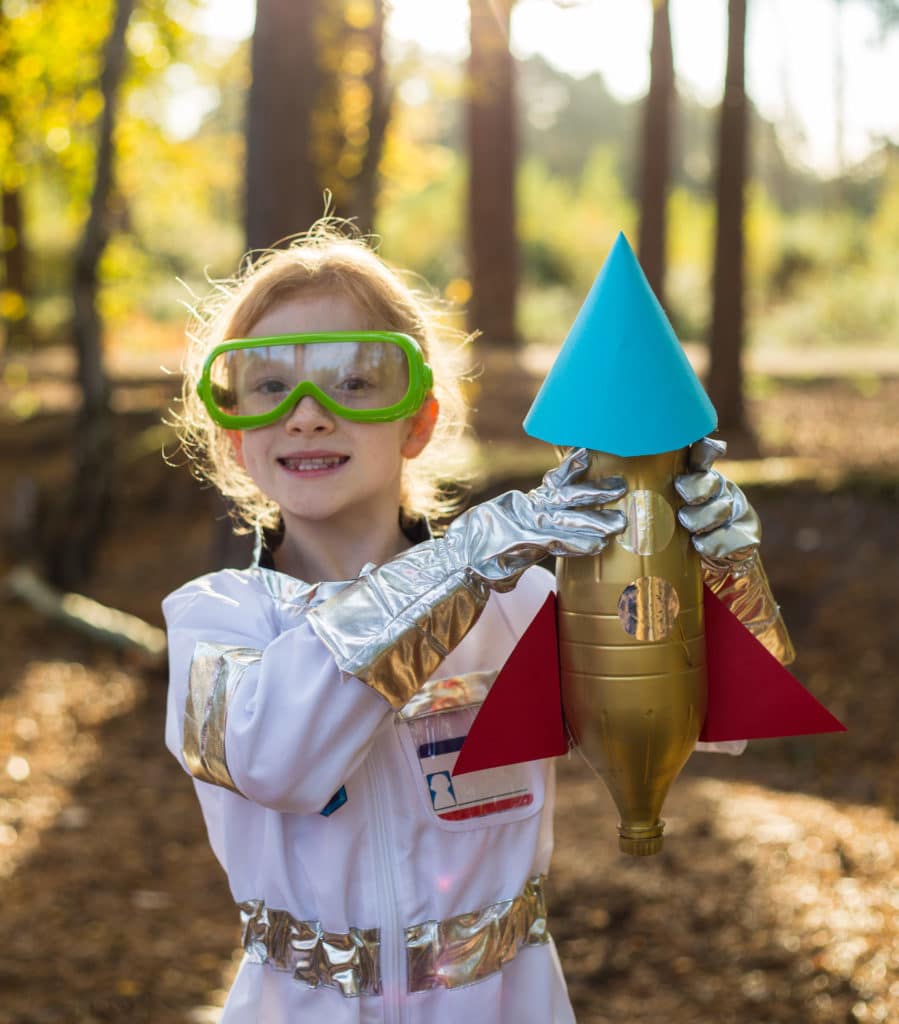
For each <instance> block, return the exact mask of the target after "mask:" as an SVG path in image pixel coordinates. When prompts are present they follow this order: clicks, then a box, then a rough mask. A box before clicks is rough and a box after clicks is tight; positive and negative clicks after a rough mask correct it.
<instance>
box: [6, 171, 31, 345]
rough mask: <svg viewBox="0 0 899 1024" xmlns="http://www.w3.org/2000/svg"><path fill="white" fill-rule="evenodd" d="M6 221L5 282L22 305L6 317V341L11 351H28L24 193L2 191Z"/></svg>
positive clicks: (28, 321) (28, 293)
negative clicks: (26, 349)
mask: <svg viewBox="0 0 899 1024" xmlns="http://www.w3.org/2000/svg"><path fill="white" fill-rule="evenodd" d="M2 219H3V234H4V241H5V244H4V246H3V263H4V281H3V286H4V288H5V289H6V291H8V292H12V293H13V294H14V295H16V296H18V301H17V302H16V304H15V306H16V307H17V308H15V307H14V308H13V309H12V310H10V311H8V312H7V314H6V316H5V317H4V327H5V329H6V341H7V344H8V345H9V347H10V348H11V349H19V350H22V349H25V348H27V347H28V346H29V345H30V343H31V325H30V316H29V299H30V298H31V294H30V289H29V284H28V251H27V249H26V247H25V218H24V215H23V211H22V193H21V191H20V190H19V189H4V190H3V191H2Z"/></svg>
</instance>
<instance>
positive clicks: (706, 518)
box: [677, 487, 734, 536]
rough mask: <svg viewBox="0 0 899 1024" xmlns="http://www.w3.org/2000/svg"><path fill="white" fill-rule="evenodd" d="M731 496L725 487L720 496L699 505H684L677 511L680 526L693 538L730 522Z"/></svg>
mask: <svg viewBox="0 0 899 1024" xmlns="http://www.w3.org/2000/svg"><path fill="white" fill-rule="evenodd" d="M733 506H734V499H733V495H732V494H731V493H730V492H729V491H728V490H727V488H726V487H725V488H724V489H723V490H722V491H721V493H720V494H718V495H716V496H715V497H714V498H712V499H711V500H709V501H706V502H703V503H702V504H701V505H684V506H682V507H681V508H679V509H678V511H677V518H678V519H679V520H680V523H681V526H683V527H684V529H685V530H686V531H687V532H688V533H691V534H693V535H694V536H695V535H696V534H699V533H708V532H709V531H710V530H717V529H718V528H719V527H721V526H724V525H726V524H727V523H729V522H730V520H731V518H732V516H733Z"/></svg>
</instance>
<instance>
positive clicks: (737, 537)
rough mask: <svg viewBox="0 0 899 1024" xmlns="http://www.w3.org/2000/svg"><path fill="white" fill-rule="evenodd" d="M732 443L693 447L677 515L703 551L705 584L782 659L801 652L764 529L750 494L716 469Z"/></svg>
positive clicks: (680, 480)
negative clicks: (764, 551) (776, 589)
mask: <svg viewBox="0 0 899 1024" xmlns="http://www.w3.org/2000/svg"><path fill="white" fill-rule="evenodd" d="M726 451H727V445H726V444H725V443H724V442H723V441H718V440H715V439H713V438H710V437H704V438H703V439H702V440H700V441H697V442H696V443H695V444H693V445H691V447H690V453H689V459H688V465H689V468H690V472H689V473H685V474H683V475H682V476H679V477H677V479H676V480H675V481H674V487H675V489H676V490H677V493H678V494H679V495H680V496H681V497H682V498H683V499H684V501H685V503H686V504H685V505H683V506H682V507H681V509H680V510H679V512H678V514H677V516H678V519H679V520H680V522H681V524H682V525H683V526H684V528H685V529H686V530H688V531H689V533H690V534H691V537H692V541H693V547H695V548H696V550H697V551H698V552H699V558H700V562H701V563H702V573H703V580H704V582H705V584H706V586H707V587H709V589H710V590H711V591H712V592H713V593H715V594H716V595H717V596H718V597H719V598H720V600H721V601H723V602H724V604H725V605H726V606H727V607H728V608H729V609H730V610H731V611H732V612H733V613H734V615H736V616H737V618H738V619H739V620H740V621H741V622H742V623H743V625H744V626H746V628H747V629H748V630H749V631H750V633H752V634H753V635H754V636H755V637H756V639H758V640H759V641H760V642H761V643H762V644H764V645H765V647H767V649H768V650H769V651H770V652H771V653H772V654H773V655H774V657H775V658H777V659H778V661H780V662H781V664H783V665H788V664H789V663H790V662H791V661H793V659H794V658H795V656H796V655H795V651H794V650H793V644H792V642H791V640H790V636H789V633H788V632H787V627H786V625H785V624H784V621H783V618H782V617H781V614H780V609H779V608H778V606H777V603H776V602H775V600H774V595H773V594H772V593H771V585H770V584H769V582H768V577H767V575H766V574H765V568H764V566H763V565H762V559H761V555H760V554H759V544H760V542H761V538H762V525H761V523H760V521H759V517H758V515H757V514H756V512H755V509H754V508H753V507H752V506H751V505H750V504H749V501H748V499H747V498H746V495H745V494H744V493H743V492H742V491H741V490H740V488H739V487H737V485H736V484H735V483H732V482H731V481H730V480H727V479H725V478H724V477H723V476H722V475H721V474H720V473H718V472H717V471H716V470H714V469H712V465H713V463H714V462H715V460H716V459H717V458H718V457H719V456H721V455H724V454H725V452H726Z"/></svg>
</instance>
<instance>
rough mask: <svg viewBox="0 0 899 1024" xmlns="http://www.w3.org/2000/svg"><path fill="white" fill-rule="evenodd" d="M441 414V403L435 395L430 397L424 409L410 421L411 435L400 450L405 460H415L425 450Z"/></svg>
mask: <svg viewBox="0 0 899 1024" xmlns="http://www.w3.org/2000/svg"><path fill="white" fill-rule="evenodd" d="M439 414H440V403H439V402H438V401H437V399H436V398H435V397H434V396H433V395H430V394H429V395H428V396H427V397H426V398H425V400H424V403H423V404H422V407H421V408H420V409H419V410H418V412H417V413H416V414H415V415H414V416H413V417H412V418H411V419H410V420H409V433H408V434H407V435H406V440H405V441H404V442H403V446H402V447H401V448H400V454H401V455H402V456H403V458H405V459H414V458H415V457H416V456H417V455H421V453H422V452H423V451H424V450H425V447H426V446H427V443H428V441H430V440H431V435H432V434H433V433H434V427H435V426H436V425H437V416H438V415H439Z"/></svg>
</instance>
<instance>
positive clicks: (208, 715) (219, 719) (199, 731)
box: [181, 643, 262, 796]
mask: <svg viewBox="0 0 899 1024" xmlns="http://www.w3.org/2000/svg"><path fill="white" fill-rule="evenodd" d="M261 658H262V652H261V651H257V650H254V649H253V648H252V647H229V646H226V645H225V644H209V643H198V644H197V646H196V648H195V649H194V656H193V659H192V660H191V663H190V676H189V679H188V685H187V702H186V705H185V708H184V739H183V741H182V744H181V752H182V753H183V755H184V760H185V763H186V764H187V767H188V770H189V771H190V773H191V775H193V776H194V777H195V778H197V779H200V780H201V781H202V782H211V783H212V784H213V785H214V786H224V787H225V788H226V789H230V790H232V791H233V792H235V793H238V794H240V795H241V796H242V795H243V794H241V793H240V790H239V789H238V788H237V786H235V785H234V780H233V779H232V778H231V773H230V771H229V770H228V761H227V758H226V756H225V729H226V726H227V723H228V705H229V703H230V702H231V698H232V696H233V695H234V691H235V689H236V688H237V686H238V685H239V684H240V681H241V679H243V677H244V675H245V673H246V671H247V669H249V668H250V667H252V666H253V665H255V664H256V663H257V662H258V661H260V659H261Z"/></svg>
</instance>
